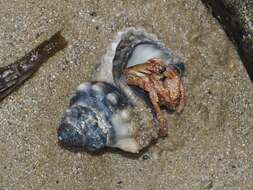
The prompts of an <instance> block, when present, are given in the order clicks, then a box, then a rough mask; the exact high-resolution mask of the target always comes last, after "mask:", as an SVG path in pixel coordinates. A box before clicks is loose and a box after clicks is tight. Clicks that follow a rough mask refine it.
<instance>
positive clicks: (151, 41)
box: [58, 28, 184, 153]
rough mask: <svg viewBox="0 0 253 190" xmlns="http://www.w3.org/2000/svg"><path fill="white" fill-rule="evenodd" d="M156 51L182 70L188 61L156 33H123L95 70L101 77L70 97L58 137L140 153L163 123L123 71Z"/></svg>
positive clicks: (95, 78)
mask: <svg viewBox="0 0 253 190" xmlns="http://www.w3.org/2000/svg"><path fill="white" fill-rule="evenodd" d="M142 48H144V49H145V50H144V51H142ZM153 50H154V51H153ZM150 52H151V53H150ZM152 56H158V57H159V58H162V59H163V60H165V61H166V63H167V64H170V65H172V66H173V67H174V68H175V69H176V70H177V71H178V73H183V71H184V64H183V63H182V62H180V61H179V59H178V58H177V57H176V56H174V55H173V54H172V51H171V50H170V49H168V48H167V47H166V46H165V45H164V44H163V43H162V42H161V41H159V40H158V39H157V37H156V36H155V35H152V34H148V33H146V32H145V30H144V29H135V28H128V29H125V30H124V31H123V32H119V33H118V34H117V35H116V37H115V38H114V40H113V42H112V44H111V45H110V47H109V48H108V50H107V53H106V54H105V55H104V56H103V58H102V61H101V64H100V65H99V67H97V68H96V70H95V73H94V75H93V76H94V77H93V78H92V81H97V82H91V83H84V84H82V85H80V86H79V87H78V88H77V90H76V92H75V93H74V95H73V96H72V97H71V100H70V107H69V109H67V111H66V112H65V115H64V117H63V119H62V122H61V125H60V127H59V129H58V138H59V140H60V141H64V142H66V143H67V144H70V145H71V144H72V145H77V146H86V147H87V148H88V149H89V150H92V151H94V150H98V149H101V148H103V147H104V146H109V147H117V148H120V149H122V150H125V151H128V152H133V153H137V152H139V151H140V150H141V149H143V148H144V147H146V146H148V145H149V144H150V142H151V141H152V140H153V139H156V138H157V137H158V133H159V123H158V121H157V118H156V117H155V115H154V112H153V110H152V106H151V104H150V101H149V99H148V97H147V93H145V92H144V91H143V90H141V89H138V88H136V87H130V86H128V85H127V82H126V80H125V77H124V75H123V71H124V69H125V68H127V67H128V66H129V64H132V65H135V64H141V63H143V61H144V62H145V61H146V60H148V59H150V58H153V57H152ZM136 57H137V59H135V58H136ZM132 65H131V66H132ZM70 128H71V129H70Z"/></svg>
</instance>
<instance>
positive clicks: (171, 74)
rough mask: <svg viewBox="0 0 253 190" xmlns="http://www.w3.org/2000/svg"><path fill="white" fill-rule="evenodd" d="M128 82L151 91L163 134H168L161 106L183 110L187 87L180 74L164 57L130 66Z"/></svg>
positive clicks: (152, 101) (127, 71)
mask: <svg viewBox="0 0 253 190" xmlns="http://www.w3.org/2000/svg"><path fill="white" fill-rule="evenodd" d="M124 74H125V77H126V80H127V83H128V84H129V85H134V86H137V87H139V88H141V89H143V90H145V91H146V92H148V93H149V97H150V100H151V103H152V104H153V106H154V109H155V112H156V114H157V117H158V120H159V122H160V125H161V127H160V134H161V136H166V135H167V130H168V129H167V126H166V124H165V123H166V122H165V119H164V115H163V113H162V112H161V109H160V106H166V107H168V108H169V109H173V110H176V111H177V112H181V111H182V109H183V108H184V105H185V102H186V94H185V89H184V87H183V84H182V80H181V76H180V74H179V73H178V72H177V71H176V69H174V68H173V67H172V66H170V65H169V64H167V63H165V62H164V61H163V60H162V59H156V58H154V59H150V60H148V61H147V62H146V63H143V64H139V65H136V66H132V67H129V68H127V69H126V70H125V72H124Z"/></svg>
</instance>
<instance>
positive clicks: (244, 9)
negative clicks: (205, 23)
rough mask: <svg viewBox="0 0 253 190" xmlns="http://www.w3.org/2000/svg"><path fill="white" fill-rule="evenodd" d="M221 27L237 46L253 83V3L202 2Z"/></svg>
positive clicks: (248, 0) (241, 0)
mask: <svg viewBox="0 0 253 190" xmlns="http://www.w3.org/2000/svg"><path fill="white" fill-rule="evenodd" d="M202 2H203V3H204V4H205V5H206V6H207V8H209V9H210V10H211V11H212V13H213V15H214V17H215V18H216V19H217V20H218V21H219V22H220V23H221V24H222V25H223V27H224V30H225V31H226V33H227V35H228V36H229V38H230V39H231V40H232V41H233V42H234V43H235V45H236V46H237V49H238V52H239V55H240V57H241V59H242V61H243V63H244V66H245V68H246V70H247V72H248V74H249V77H250V79H251V81H252V82H253V1H252V0H202Z"/></svg>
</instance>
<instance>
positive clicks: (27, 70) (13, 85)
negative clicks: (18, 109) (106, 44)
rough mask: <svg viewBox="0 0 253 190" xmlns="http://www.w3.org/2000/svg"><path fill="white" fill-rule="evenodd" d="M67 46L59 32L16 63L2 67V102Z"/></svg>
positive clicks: (0, 88) (0, 71)
mask: <svg viewBox="0 0 253 190" xmlns="http://www.w3.org/2000/svg"><path fill="white" fill-rule="evenodd" d="M66 46H67V41H66V40H65V38H64V37H63V36H62V35H61V32H60V31H59V32H57V33H55V34H54V35H53V36H52V37H51V38H50V39H48V40H46V41H44V42H43V43H41V44H40V45H39V46H38V47H36V48H35V49H33V50H32V51H30V52H29V53H27V54H26V55H25V56H24V57H22V58H21V59H19V60H17V61H16V62H15V63H13V64H11V65H8V66H5V67H0V101H2V100H3V99H4V98H5V97H6V96H8V95H9V94H10V93H12V92H13V91H14V90H15V89H17V88H18V87H20V86H21V85H22V84H23V83H24V82H25V81H26V80H27V79H29V78H30V77H31V76H32V75H33V74H34V73H35V72H36V71H37V70H38V68H39V67H40V66H41V64H42V63H44V62H46V61H47V60H48V59H49V58H50V57H52V56H53V55H54V54H55V53H57V52H58V51H60V50H62V49H63V48H64V47H66Z"/></svg>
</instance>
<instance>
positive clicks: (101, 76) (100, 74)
mask: <svg viewBox="0 0 253 190" xmlns="http://www.w3.org/2000/svg"><path fill="white" fill-rule="evenodd" d="M129 32H132V33H134V34H137V35H138V34H145V35H146V36H147V37H148V38H151V39H154V40H155V41H156V40H158V39H157V37H156V36H155V35H153V34H149V33H147V32H146V31H145V30H144V29H143V28H141V27H139V28H134V27H129V28H125V29H124V30H123V31H120V32H118V33H117V35H116V36H115V37H114V39H113V40H112V43H111V45H110V46H108V48H107V51H106V54H105V55H104V56H103V57H102V60H101V64H100V66H99V67H98V69H97V70H96V71H95V72H96V73H95V77H94V78H93V79H94V80H96V81H105V82H108V83H111V84H114V80H113V75H112V68H113V59H114V57H115V53H116V49H117V47H118V44H119V43H120V41H121V39H122V37H123V36H124V35H127V34H128V33H129Z"/></svg>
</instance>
